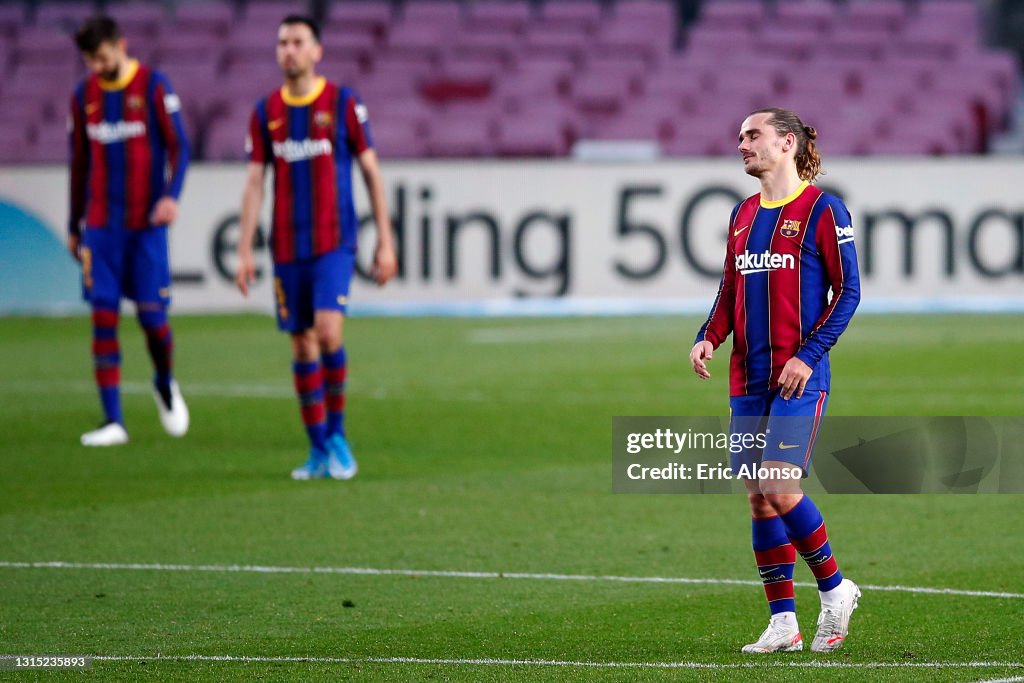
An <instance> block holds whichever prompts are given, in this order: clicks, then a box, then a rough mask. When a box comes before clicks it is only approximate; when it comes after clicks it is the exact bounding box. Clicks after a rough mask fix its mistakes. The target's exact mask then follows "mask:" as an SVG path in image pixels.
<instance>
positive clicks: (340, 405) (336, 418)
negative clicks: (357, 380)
mask: <svg viewBox="0 0 1024 683" xmlns="http://www.w3.org/2000/svg"><path fill="white" fill-rule="evenodd" d="M321 361H322V362H323V364H324V389H326V393H327V433H328V434H341V435H342V436H345V376H346V373H347V368H346V358H345V347H344V346H342V347H340V348H339V349H338V350H337V351H332V352H331V353H324V354H322V355H321Z"/></svg>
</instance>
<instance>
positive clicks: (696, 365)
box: [690, 341, 715, 379]
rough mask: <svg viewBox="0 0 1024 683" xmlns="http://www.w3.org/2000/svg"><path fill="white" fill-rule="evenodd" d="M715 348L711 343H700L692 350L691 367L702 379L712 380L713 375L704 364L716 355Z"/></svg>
mask: <svg viewBox="0 0 1024 683" xmlns="http://www.w3.org/2000/svg"><path fill="white" fill-rule="evenodd" d="M714 352H715V347H714V345H713V344H712V343H711V342H709V341H700V342H697V343H696V344H694V345H693V348H692V349H690V365H691V366H692V367H693V371H694V372H696V373H697V376H698V377H700V378H701V379H711V373H710V372H708V366H707V365H706V364H705V363H704V361H706V360H711V357H712V356H713V355H714Z"/></svg>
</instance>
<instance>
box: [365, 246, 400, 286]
mask: <svg viewBox="0 0 1024 683" xmlns="http://www.w3.org/2000/svg"><path fill="white" fill-rule="evenodd" d="M396 272H398V260H397V259H396V258H395V248H394V247H392V246H391V245H390V244H378V245H377V250H376V251H375V252H374V253H373V268H371V269H370V275H371V276H372V277H373V279H374V282H376V283H377V285H378V286H379V285H383V284H384V283H385V282H387V281H388V280H390V279H391V278H393V277H394V276H395V273H396Z"/></svg>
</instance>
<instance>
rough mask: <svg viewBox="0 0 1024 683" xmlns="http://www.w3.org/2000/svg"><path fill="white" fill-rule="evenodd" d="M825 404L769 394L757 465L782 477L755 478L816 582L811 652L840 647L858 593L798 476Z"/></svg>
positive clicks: (820, 398) (819, 397) (817, 397)
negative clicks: (767, 434)
mask: <svg viewBox="0 0 1024 683" xmlns="http://www.w3.org/2000/svg"><path fill="white" fill-rule="evenodd" d="M827 404H828V394H827V393H826V392H809V393H806V394H804V396H803V397H801V398H799V399H797V398H791V399H790V400H789V401H785V400H783V399H781V398H778V397H776V398H775V400H774V401H773V402H772V410H771V413H772V414H771V417H770V418H769V430H770V431H771V434H772V439H771V440H770V441H769V442H768V445H767V446H766V448H765V454H764V460H763V462H762V467H764V468H766V469H767V470H769V471H779V472H783V473H787V474H788V476H785V475H784V476H782V477H779V478H778V479H771V480H762V481H761V483H760V486H761V490H762V491H764V492H765V497H766V498H767V499H768V501H769V503H771V505H772V507H773V508H774V509H775V511H776V512H777V513H778V514H779V516H780V518H781V519H782V522H783V524H784V525H785V527H786V533H787V535H788V536H789V538H790V541H791V542H792V544H793V547H794V548H796V550H797V552H799V553H800V556H801V557H803V559H804V562H805V563H806V564H807V566H808V567H809V568H810V570H811V573H812V574H814V578H815V580H816V582H817V584H818V595H819V596H820V598H821V605H822V611H821V613H820V615H819V618H818V630H817V633H816V635H815V637H814V641H813V642H812V644H811V649H812V650H814V651H816V652H830V651H832V650H836V649H838V648H839V647H841V646H842V644H843V641H844V640H845V638H846V635H847V632H848V629H849V621H850V615H851V614H852V612H853V610H854V609H856V608H857V600H858V599H859V598H860V590H859V589H858V587H857V585H856V584H855V583H853V582H852V581H850V580H849V579H844V578H843V575H842V573H841V572H840V571H839V565H838V563H837V561H836V558H835V555H834V554H833V552H832V545H831V542H830V539H829V535H828V530H827V528H826V526H825V521H824V519H823V518H822V515H821V512H820V511H819V510H818V507H817V506H816V505H815V504H814V501H813V500H811V498H810V497H809V496H807V495H805V494H804V493H803V491H802V490H801V488H800V481H801V475H806V472H807V471H808V469H809V468H810V464H811V456H812V454H813V450H814V443H815V441H816V440H817V436H818V430H819V427H820V423H821V418H822V417H823V416H824V414H825V409H826V407H827Z"/></svg>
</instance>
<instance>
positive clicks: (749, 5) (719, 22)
mask: <svg viewBox="0 0 1024 683" xmlns="http://www.w3.org/2000/svg"><path fill="white" fill-rule="evenodd" d="M765 6H766V5H765V3H764V2H761V0H734V1H732V2H705V3H701V7H700V16H699V22H698V25H699V26H701V27H704V28H707V29H708V30H714V31H735V32H738V33H740V34H743V33H747V32H753V31H754V30H756V29H757V27H758V26H759V25H760V24H761V22H762V21H763V20H764V18H765Z"/></svg>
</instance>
